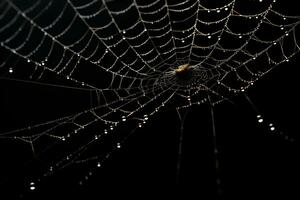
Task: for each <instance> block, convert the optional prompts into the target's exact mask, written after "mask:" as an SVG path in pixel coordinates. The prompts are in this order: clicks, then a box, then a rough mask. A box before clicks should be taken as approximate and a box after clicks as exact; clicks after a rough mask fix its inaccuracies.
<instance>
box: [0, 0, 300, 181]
mask: <svg viewBox="0 0 300 200" xmlns="http://www.w3.org/2000/svg"><path fill="white" fill-rule="evenodd" d="M210 3H211V2H210ZM210 3H208V1H197V0H193V1H189V0H185V1H165V0H154V1H139V0H124V1H123V0H122V2H120V1H113V0H110V1H108V0H88V1H79V0H68V1H54V0H53V1H44V0H39V1H27V2H26V3H24V2H23V1H21V0H14V1H9V0H1V1H0V42H1V52H2V53H3V55H5V56H2V57H1V61H0V62H1V63H0V64H1V68H0V69H1V70H2V71H5V73H3V74H2V75H1V79H6V78H16V79H19V80H28V81H30V82H32V83H36V84H45V85H47V84H49V85H50V84H52V85H56V86H59V87H65V88H75V89H78V90H83V91H88V92H90V93H91V94H93V95H94V96H96V99H97V105H93V106H92V107H91V108H90V109H86V110H82V111H81V112H77V113H75V114H71V115H68V116H62V117H61V118H58V119H54V120H51V121H46V122H44V123H39V124H34V122H33V124H32V125H31V126H29V127H26V128H21V129H15V130H12V131H8V132H3V133H1V135H0V137H1V138H2V139H14V140H22V141H24V142H25V143H28V144H30V145H31V146H32V149H33V151H34V147H35V144H37V143H39V141H40V140H41V139H42V140H43V142H45V141H47V142H46V143H47V145H46V146H47V150H48V149H51V148H52V147H53V148H54V147H55V144H57V143H59V144H64V143H67V142H69V143H72V142H74V143H78V144H77V145H75V148H74V147H73V149H68V150H66V152H65V154H64V156H62V157H59V158H57V157H55V158H53V163H50V164H49V168H48V169H47V170H46V171H45V172H44V175H45V176H46V175H49V174H52V173H54V172H55V171H56V170H59V169H62V168H65V167H66V166H69V165H71V164H82V163H86V162H94V163H95V167H100V165H101V163H102V162H103V161H104V160H105V159H107V158H109V157H110V155H111V153H112V152H113V151H114V150H115V149H118V148H120V147H121V144H122V143H123V142H124V141H125V140H126V139H127V137H128V136H129V135H130V134H131V133H133V132H134V130H135V129H136V128H140V127H142V126H143V125H144V124H145V123H146V122H147V121H148V120H149V118H151V117H152V116H153V115H155V114H157V113H158V112H160V111H161V110H163V109H166V108H168V107H173V108H177V109H184V108H186V107H190V106H191V105H194V104H202V103H205V102H207V101H208V98H207V97H208V96H209V102H210V103H211V104H212V105H215V104H218V103H220V102H222V101H224V100H225V101H226V100H229V99H230V97H232V96H234V95H236V94H239V93H242V92H244V91H245V90H247V89H248V88H249V87H251V86H252V85H254V84H255V82H256V81H257V80H258V79H260V78H261V77H262V76H264V75H265V74H267V73H269V72H270V71H271V70H272V69H274V67H276V66H277V65H279V64H281V63H283V62H288V61H289V60H290V59H291V57H293V56H294V55H295V54H296V53H297V52H299V49H300V47H299V44H298V40H299V38H298V35H299V34H297V27H298V25H299V23H300V17H299V16H288V15H283V14H280V12H278V11H276V9H275V8H273V7H276V2H275V1H273V0H272V1H270V0H264V1H260V0H258V1H250V0H249V1H245V0H239V1H238V0H232V1H228V0H223V1H218V2H217V3H216V2H215V5H212V4H210ZM243 5H248V6H250V7H251V8H252V9H246V8H245V7H243ZM20 63H21V64H22V65H26V66H23V67H24V68H25V67H26V72H27V73H23V74H18V73H17V69H18V68H17V64H18V65H19V64H20ZM185 64H188V65H189V70H191V71H192V72H193V74H192V76H191V77H190V78H188V79H187V80H183V81H181V82H180V81H178V77H177V76H176V73H175V70H176V69H177V68H178V67H179V66H182V65H185ZM53 77H54V78H53ZM55 77H56V78H55ZM128 124H129V125H128ZM127 125H128V126H129V127H131V131H128V132H126V133H122V134H120V136H118V137H119V141H118V142H114V143H113V144H112V147H111V148H110V149H109V150H106V153H103V154H102V153H99V152H94V154H95V155H91V154H90V153H89V154H87V153H86V151H88V149H89V148H88V147H90V146H93V145H100V144H99V143H101V141H102V140H101V139H102V138H103V137H106V136H107V135H110V134H113V133H114V132H116V129H118V127H123V126H127ZM90 127H93V128H95V127H97V128H98V130H100V131H97V133H95V131H93V133H88V134H87V132H88V131H85V130H87V129H89V128H90ZM119 132H120V131H119ZM74 138H75V139H74ZM78 138H84V139H79V140H80V142H78ZM107 152H108V153H107ZM35 153H36V154H37V156H43V152H35Z"/></svg>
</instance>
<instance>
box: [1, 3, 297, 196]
mask: <svg viewBox="0 0 300 200" xmlns="http://www.w3.org/2000/svg"><path fill="white" fill-rule="evenodd" d="M290 9H292V8H290ZM295 9H296V8H295ZM299 64H300V58H299V56H298V55H297V56H296V57H295V58H293V59H291V60H290V62H289V63H284V64H282V65H280V66H278V67H276V68H275V69H274V70H273V71H272V72H271V73H270V74H268V75H266V76H265V77H263V78H262V79H261V80H259V81H258V82H257V83H256V84H255V85H254V86H253V87H252V88H250V89H249V90H248V91H247V92H246V93H247V95H248V96H249V97H250V98H251V99H252V101H253V102H254V104H255V105H256V107H257V108H258V110H259V113H260V114H261V115H263V116H264V123H263V124H258V123H257V119H256V114H257V113H256V112H255V111H254V110H253V109H252V107H251V105H250V104H249V103H248V102H247V100H246V99H245V97H244V96H243V94H241V95H239V96H237V97H234V98H233V99H232V100H233V102H234V104H231V103H228V102H224V103H222V104H220V105H217V106H215V109H214V110H215V123H216V132H217V143H218V147H219V151H220V154H219V160H220V173H219V174H220V179H221V189H222V194H221V197H219V198H220V199H247V198H250V197H252V198H255V199H258V198H263V197H265V198H268V199H269V198H272V197H281V199H298V198H299V193H298V191H299V186H300V185H299V180H300V179H299V178H300V173H299V169H300V168H299V167H300V166H299V164H298V163H299V154H298V152H297V151H298V148H299V136H298V130H299V128H298V126H299V125H298V124H299V97H298V93H299V88H298V86H299V83H298V80H299V77H298V71H299V70H298V67H299ZM0 92H1V100H0V109H1V118H2V120H1V127H2V128H3V129H6V127H13V128H20V127H15V126H17V125H16V124H18V126H21V125H26V124H27V123H30V120H31V119H35V118H38V119H40V120H41V121H43V120H47V119H49V118H50V119H51V117H55V116H56V115H57V116H59V114H60V113H66V112H68V109H70V110H72V109H74V108H76V109H78V110H80V109H83V108H85V106H86V105H89V98H90V96H89V93H86V92H79V91H76V90H72V89H69V90H68V89H63V88H56V87H50V86H49V87H48V86H39V85H32V84H27V83H20V82H17V81H8V80H3V79H1V80H0ZM75 98H76V99H77V100H78V101H73V99H75ZM70 102H74V103H70ZM78 102H79V103H80V105H78ZM50 105H51V106H50ZM45 113H49V114H45ZM37 116H38V117H37ZM41 116H42V117H43V116H44V117H45V119H43V118H41ZM269 123H273V124H274V125H275V127H276V130H275V131H274V132H272V131H270V130H269V125H268V124H269ZM180 125H181V124H180V121H179V119H178V116H177V113H176V111H175V110H169V111H163V112H161V113H160V114H159V115H156V116H155V117H154V118H151V119H150V121H149V123H147V124H146V126H145V127H144V128H142V129H139V130H137V131H136V132H135V133H134V134H133V135H132V136H131V137H130V138H129V140H128V141H127V142H126V143H125V144H124V145H123V146H122V148H121V149H120V150H118V151H116V152H114V153H113V155H112V157H111V158H110V159H108V160H107V161H106V162H105V163H103V166H102V167H101V168H99V169H98V170H96V171H95V172H94V175H93V176H91V177H90V178H89V180H88V181H86V182H84V184H83V185H79V184H78V183H79V181H80V180H81V179H83V178H84V174H86V173H88V169H89V165H88V164H87V165H86V166H79V167H78V166H73V167H70V168H66V169H65V170H62V171H60V172H58V173H56V174H55V175H54V176H51V177H48V178H41V177H40V173H39V171H38V170H37V173H36V174H34V170H33V169H30V168H31V165H29V167H28V166H27V168H26V167H25V168H26V170H25V169H24V168H23V166H24V163H26V162H27V161H28V155H30V154H31V149H30V146H29V145H24V143H22V142H17V141H14V140H0V156H1V157H0V159H1V177H3V179H2V178H1V188H0V190H3V191H2V193H1V194H0V196H2V195H3V198H1V199H12V198H19V197H23V198H25V199H31V198H33V197H39V198H40V199H44V198H46V197H50V196H51V197H69V198H71V197H84V198H86V199H89V198H91V199H93V198H92V197H93V196H94V198H99V199H100V198H107V197H104V196H105V195H110V196H116V195H117V196H120V197H124V196H138V195H139V194H140V193H141V194H142V195H141V196H139V197H140V198H141V199H144V198H145V197H147V196H149V195H155V196H156V197H157V195H158V194H159V193H158V192H163V193H164V194H166V195H172V194H182V195H185V196H188V195H193V198H203V199H217V196H218V195H217V192H216V191H217V187H216V184H215V182H216V172H215V168H214V154H213V145H212V139H213V138H212V125H211V118H210V112H209V106H208V105H207V104H204V105H201V106H193V107H191V108H190V109H189V110H188V115H187V119H186V121H185V122H184V140H183V157H182V169H181V173H180V174H181V176H180V183H179V184H175V179H176V162H177V148H178V137H179V133H180V131H179V130H180ZM281 132H282V134H281ZM286 137H288V139H286ZM291 138H292V139H293V141H292V142H291V141H290V139H291ZM31 157H32V156H31ZM46 162H49V161H46ZM28 168H29V169H30V170H29V171H30V173H27V170H28ZM23 169H24V170H23ZM28 174H29V175H28ZM37 179H40V180H37ZM31 181H35V182H36V190H34V191H30V190H29V183H30V182H31ZM157 198H158V197H157Z"/></svg>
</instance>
